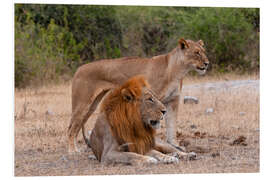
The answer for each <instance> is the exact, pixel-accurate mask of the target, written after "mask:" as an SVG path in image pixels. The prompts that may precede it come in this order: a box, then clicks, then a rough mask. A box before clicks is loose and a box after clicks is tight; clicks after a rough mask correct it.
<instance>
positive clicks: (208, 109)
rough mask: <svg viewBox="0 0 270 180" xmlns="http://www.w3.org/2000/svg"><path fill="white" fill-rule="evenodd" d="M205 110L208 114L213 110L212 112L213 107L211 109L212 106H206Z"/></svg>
mask: <svg viewBox="0 0 270 180" xmlns="http://www.w3.org/2000/svg"><path fill="white" fill-rule="evenodd" d="M205 112H206V113H207V114H210V113H213V112H214V109H213V108H207V109H206V110H205Z"/></svg>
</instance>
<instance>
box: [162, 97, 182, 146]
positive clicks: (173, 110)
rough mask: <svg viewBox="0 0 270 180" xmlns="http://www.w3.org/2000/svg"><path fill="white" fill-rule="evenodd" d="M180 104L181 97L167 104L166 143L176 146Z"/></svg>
mask: <svg viewBox="0 0 270 180" xmlns="http://www.w3.org/2000/svg"><path fill="white" fill-rule="evenodd" d="M179 104H180V95H178V96H175V97H173V98H172V99H171V100H170V101H169V102H166V104H165V105H166V108H167V113H166V116H165V123H166V135H167V139H166V141H167V142H168V143H170V144H172V145H174V146H177V142H176V122H177V120H178V108H179Z"/></svg>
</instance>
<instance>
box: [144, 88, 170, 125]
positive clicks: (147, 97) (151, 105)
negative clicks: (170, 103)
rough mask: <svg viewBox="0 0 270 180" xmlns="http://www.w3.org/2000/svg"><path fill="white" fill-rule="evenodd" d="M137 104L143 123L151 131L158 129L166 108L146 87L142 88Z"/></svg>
mask: <svg viewBox="0 0 270 180" xmlns="http://www.w3.org/2000/svg"><path fill="white" fill-rule="evenodd" d="M139 104H140V111H141V112H140V113H141V118H142V121H143V123H144V124H145V125H148V126H150V127H152V128H153V129H158V128H159V127H160V121H161V120H163V118H164V115H165V113H166V107H165V106H164V105H163V104H162V102H160V101H159V100H158V98H157V96H156V95H155V94H154V92H153V91H151V90H150V89H148V88H146V87H145V88H143V92H142V96H141V99H140V103H139Z"/></svg>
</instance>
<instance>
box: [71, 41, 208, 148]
mask: <svg viewBox="0 0 270 180" xmlns="http://www.w3.org/2000/svg"><path fill="white" fill-rule="evenodd" d="M198 53H199V54H200V55H199V54H198ZM206 63H208V60H207V58H206V56H205V53H204V49H203V47H202V43H200V41H199V42H194V41H191V40H187V41H185V40H180V41H179V45H178V46H177V47H176V48H175V49H174V50H172V51H171V52H169V53H168V54H165V55H160V56H155V57H153V58H137V57H135V58H120V59H114V60H100V61H96V62H92V63H89V64H85V65H83V66H81V67H80V68H79V69H78V70H77V72H76V73H75V75H74V78H73V81H72V118H71V121H70V125H69V130H68V134H69V152H74V151H78V149H77V148H76V137H77V135H78V132H79V131H80V129H81V128H82V126H83V124H84V123H85V122H86V121H87V119H88V118H89V116H91V114H92V113H93V112H94V111H95V109H96V107H97V106H98V104H99V103H100V101H101V99H102V97H103V96H104V95H105V94H106V92H107V91H109V90H110V89H112V88H115V87H117V86H119V85H121V84H123V83H124V82H125V81H126V80H127V79H129V78H131V77H133V76H135V75H138V74H142V75H143V76H144V77H145V79H146V81H148V82H149V84H150V86H151V89H152V90H153V92H154V93H156V94H157V95H158V97H159V99H161V101H162V103H164V104H165V106H166V107H167V109H168V111H169V112H168V113H167V116H166V129H167V141H168V142H170V143H173V141H174V136H175V131H174V128H175V121H176V118H177V112H178V105H179V98H180V88H181V87H180V86H181V85H180V84H181V80H182V78H183V77H184V76H185V74H186V73H187V72H188V71H190V70H192V69H195V70H198V69H204V70H202V72H205V70H206V68H207V66H206V65H205V64H206ZM198 71H199V70H198Z"/></svg>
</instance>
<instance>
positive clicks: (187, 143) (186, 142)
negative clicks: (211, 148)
mask: <svg viewBox="0 0 270 180" xmlns="http://www.w3.org/2000/svg"><path fill="white" fill-rule="evenodd" d="M188 145H190V142H189V141H188V140H184V139H183V140H181V141H179V146H184V147H187V146H188Z"/></svg>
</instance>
